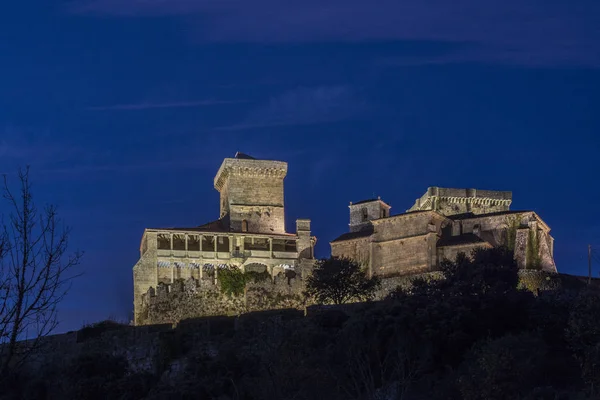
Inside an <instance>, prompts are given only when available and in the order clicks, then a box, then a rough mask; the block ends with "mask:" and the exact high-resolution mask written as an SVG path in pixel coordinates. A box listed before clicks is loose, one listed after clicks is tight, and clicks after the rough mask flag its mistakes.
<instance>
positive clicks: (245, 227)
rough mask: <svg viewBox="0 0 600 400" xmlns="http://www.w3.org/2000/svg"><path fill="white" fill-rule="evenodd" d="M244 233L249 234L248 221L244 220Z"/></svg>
mask: <svg viewBox="0 0 600 400" xmlns="http://www.w3.org/2000/svg"><path fill="white" fill-rule="evenodd" d="M242 232H248V221H247V220H242Z"/></svg>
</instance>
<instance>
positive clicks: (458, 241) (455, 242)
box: [437, 233, 487, 247]
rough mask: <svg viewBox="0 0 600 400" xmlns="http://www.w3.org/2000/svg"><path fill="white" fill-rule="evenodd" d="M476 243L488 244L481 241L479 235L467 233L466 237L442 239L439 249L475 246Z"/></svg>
mask: <svg viewBox="0 0 600 400" xmlns="http://www.w3.org/2000/svg"><path fill="white" fill-rule="evenodd" d="M475 243H487V242H486V241H485V240H483V239H481V238H480V237H478V236H477V235H474V234H472V233H465V234H464V235H458V236H447V237H442V238H441V239H440V240H438V242H437V246H438V247H449V246H461V245H465V244H475Z"/></svg>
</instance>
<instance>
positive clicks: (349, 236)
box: [331, 226, 373, 243]
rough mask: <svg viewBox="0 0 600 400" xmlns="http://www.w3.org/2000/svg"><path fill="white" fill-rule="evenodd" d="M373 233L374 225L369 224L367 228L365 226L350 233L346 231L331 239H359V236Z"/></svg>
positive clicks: (340, 240)
mask: <svg viewBox="0 0 600 400" xmlns="http://www.w3.org/2000/svg"><path fill="white" fill-rule="evenodd" d="M372 234H373V226H369V227H367V228H364V229H362V230H360V231H358V232H348V233H344V234H343V235H341V236H338V237H337V238H335V239H334V240H332V241H331V243H334V242H343V241H345V240H352V239H359V238H363V237H368V236H371V235H372Z"/></svg>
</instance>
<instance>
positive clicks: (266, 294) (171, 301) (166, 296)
mask: <svg viewBox="0 0 600 400" xmlns="http://www.w3.org/2000/svg"><path fill="white" fill-rule="evenodd" d="M292 275H293V274H288V275H287V276H286V274H284V273H281V274H279V275H277V276H276V277H275V279H274V280H271V279H270V278H267V279H266V280H264V281H262V282H250V283H247V284H246V288H245V291H244V294H242V295H238V296H236V295H226V294H223V293H222V292H221V289H220V283H219V282H218V281H217V282H215V281H214V280H211V279H203V280H196V279H193V278H189V279H187V280H185V281H184V280H178V281H175V282H173V283H172V284H159V286H158V287H157V288H156V289H155V288H150V289H149V290H148V292H147V293H146V294H145V295H144V296H143V300H142V306H141V310H142V311H141V314H140V318H139V319H138V321H137V322H136V323H137V324H140V325H144V324H163V323H165V324H166V323H168V324H177V323H179V322H180V321H182V320H185V319H189V318H198V317H205V316H218V315H230V316H231V315H240V314H243V313H247V312H254V311H266V310H278V309H292V308H295V309H298V310H303V309H304V307H305V306H306V299H305V298H304V296H303V294H302V292H303V291H304V282H303V281H302V280H301V279H299V278H293V277H291V276H292Z"/></svg>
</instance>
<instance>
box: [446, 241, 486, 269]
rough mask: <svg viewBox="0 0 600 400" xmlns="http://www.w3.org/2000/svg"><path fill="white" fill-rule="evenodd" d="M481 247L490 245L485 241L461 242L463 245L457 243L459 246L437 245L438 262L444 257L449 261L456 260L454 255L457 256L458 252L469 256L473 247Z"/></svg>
mask: <svg viewBox="0 0 600 400" xmlns="http://www.w3.org/2000/svg"><path fill="white" fill-rule="evenodd" d="M481 247H488V248H489V247H492V246H491V245H490V244H487V243H469V244H463V245H459V246H444V247H438V248H437V257H438V264H439V263H441V262H442V261H444V259H447V260H450V261H454V260H456V256H458V254H459V253H464V254H466V255H467V256H469V255H471V252H472V251H473V250H474V249H477V248H481Z"/></svg>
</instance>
